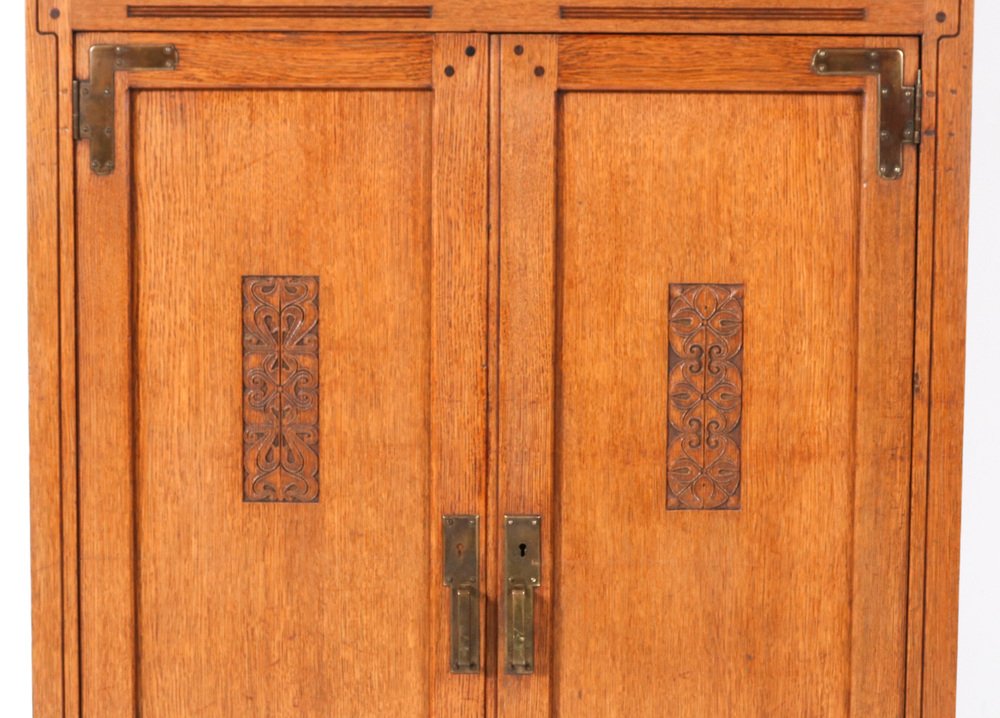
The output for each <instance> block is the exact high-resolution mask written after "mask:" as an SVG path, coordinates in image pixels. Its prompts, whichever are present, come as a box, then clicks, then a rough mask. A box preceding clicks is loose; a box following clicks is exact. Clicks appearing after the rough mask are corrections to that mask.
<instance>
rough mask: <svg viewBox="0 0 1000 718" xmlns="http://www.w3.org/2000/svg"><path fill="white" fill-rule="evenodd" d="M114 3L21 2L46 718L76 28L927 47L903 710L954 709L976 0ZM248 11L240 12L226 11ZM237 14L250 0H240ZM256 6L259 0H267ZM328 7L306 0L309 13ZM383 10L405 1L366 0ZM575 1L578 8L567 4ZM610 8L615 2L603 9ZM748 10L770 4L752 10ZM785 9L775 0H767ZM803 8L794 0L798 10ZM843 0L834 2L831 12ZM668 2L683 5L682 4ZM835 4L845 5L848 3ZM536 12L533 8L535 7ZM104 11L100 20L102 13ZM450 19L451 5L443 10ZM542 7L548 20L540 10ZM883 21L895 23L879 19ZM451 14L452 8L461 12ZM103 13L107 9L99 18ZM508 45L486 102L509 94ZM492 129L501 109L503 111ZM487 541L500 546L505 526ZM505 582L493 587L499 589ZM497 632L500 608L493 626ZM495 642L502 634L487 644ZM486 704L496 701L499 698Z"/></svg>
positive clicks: (72, 540)
mask: <svg viewBox="0 0 1000 718" xmlns="http://www.w3.org/2000/svg"><path fill="white" fill-rule="evenodd" d="M123 4H124V2H119V0H106V1H104V2H101V1H100V0H97V1H96V2H95V1H92V0H63V1H62V2H60V1H59V0H27V2H26V30H27V61H28V75H29V82H28V211H29V237H28V261H29V327H30V335H29V356H30V378H29V382H30V390H31V406H30V415H29V420H30V428H31V438H30V448H31V551H32V624H33V654H32V655H33V691H34V715H35V716H39V717H46V718H48V717H49V716H78V715H80V705H79V689H80V684H79V663H78V648H79V636H78V630H77V621H78V605H77V599H78V586H77V569H76V567H77V548H76V536H77V516H76V512H75V511H74V510H73V507H75V506H76V502H77V494H76V484H75V481H74V480H73V477H74V476H76V372H75V367H76V351H75V296H76V287H75V245H74V241H75V221H74V217H75V201H74V181H75V168H74V164H75V153H76V148H75V142H74V141H73V138H72V132H71V129H70V128H71V117H72V103H71V93H70V88H71V84H72V80H73V77H74V62H73V59H74V52H75V47H74V32H76V31H78V30H82V29H91V30H98V29H100V30H116V29H129V30H133V31H134V30H138V29H171V30H180V29H185V28H186V29H190V28H192V27H194V26H197V27H199V28H202V29H220V30H221V29H232V30H236V29H287V30H295V29H304V28H306V27H308V28H309V29H312V30H317V29H323V30H335V29H339V30H380V29H381V30H386V29H391V30H394V31H413V30H418V31H426V30H437V31H448V30H454V31H469V30H470V29H475V30H480V31H493V32H498V31H509V30H518V31H524V30H546V31H559V32H568V31H576V32H601V31H607V30H609V29H610V30H613V31H616V32H693V33H708V32H711V33H727V32H742V33H748V34H752V33H774V32H780V33H786V32H797V33H822V34H830V33H838V32H839V33H845V34H847V33H853V34H864V35H876V34H894V33H906V34H913V35H918V36H919V37H920V40H921V67H922V69H923V76H924V87H925V96H924V137H923V145H922V147H921V150H920V154H919V166H920V177H921V180H920V190H919V195H918V207H919V214H918V232H917V259H916V261H917V277H916V307H915V309H916V319H915V321H916V331H915V355H914V364H915V366H914V379H915V381H914V410H913V457H912V462H913V463H912V466H913V481H912V490H911V491H912V494H911V532H910V533H911V538H910V557H911V559H910V575H909V582H910V591H909V593H910V599H909V625H910V630H909V632H908V636H909V638H908V640H909V647H908V655H909V659H908V666H909V670H908V672H907V686H906V693H907V701H906V706H907V709H906V715H907V716H908V718H917V717H919V716H925V717H926V718H948V717H950V716H954V714H955V669H956V651H957V631H958V621H957V618H958V557H959V533H960V508H961V456H962V454H961V446H962V423H963V392H964V356H965V287H966V270H967V228H968V198H969V192H968V181H969V140H970V107H971V62H972V17H973V0H942V2H930V1H929V0H928V1H927V2H921V1H920V0H909V1H906V2H904V1H902V0H899V1H896V2H891V3H882V4H881V5H880V7H881V8H882V9H880V10H878V11H877V12H872V13H870V14H869V15H868V17H867V19H866V20H865V21H863V22H856V21H855V22H844V21H815V22H814V21H808V22H806V21H801V20H781V21H775V22H767V21H762V20H745V19H735V20H734V19H726V18H722V19H720V18H714V19H712V18H696V19H679V20H670V19H653V20H650V19H644V20H639V19H613V18H612V19H607V20H556V19H553V18H554V16H553V13H552V10H553V7H554V6H555V5H556V4H558V3H553V2H546V3H539V4H531V3H527V2H521V1H514V0H510V1H508V2H495V3H483V4H466V5H467V6H468V7H469V8H471V9H470V10H469V11H468V13H466V14H461V13H458V12H457V10H455V8H457V7H458V6H459V4H460V3H458V2H456V0H449V2H442V3H439V12H437V13H435V16H434V18H433V19H431V20H419V19H402V20H396V19H386V18H381V19H379V18H374V19H371V18H367V19H366V18H325V19H319V20H317V19H315V18H313V19H308V18H304V17H301V16H299V17H296V16H294V14H289V15H288V16H287V17H278V18H264V19H262V18H259V17H246V18H236V19H207V18H203V19H190V18H188V19H173V20H171V19H162V18H161V19H148V20H137V19H135V18H132V19H129V18H127V17H122V15H121V13H119V14H117V15H116V14H114V13H109V12H108V11H107V8H109V7H111V8H115V7H117V8H120V7H121V6H122V5H123ZM232 4H237V3H232ZM239 4H242V5H250V4H251V3H247V2H243V3H239ZM258 4H259V3H258ZM318 4H321V3H319V2H318V0H302V2H300V3H299V5H300V6H310V5H313V6H315V5H318ZM370 4H372V5H393V4H398V3H392V2H386V1H385V0H372V1H371V3H370ZM566 4H569V3H566ZM608 4H610V3H608ZM745 4H746V5H748V6H752V5H754V4H756V5H757V6H758V7H761V6H762V4H761V3H760V2H755V0H754V1H751V0H748V2H747V3H745ZM771 4H772V5H773V3H771ZM804 4H805V3H800V5H804ZM830 4H833V3H830ZM660 5H671V6H683V5H684V3H680V2H676V1H675V2H662V3H660ZM838 5H842V4H839V3H838ZM533 6H534V7H535V8H536V9H532V7H533ZM102 8H104V10H102ZM447 8H451V10H450V11H446V9H447ZM537 8H540V9H537ZM883 10H884V11H883ZM449 12H450V14H449ZM102 13H103V14H102ZM498 46H499V42H498V40H497V39H496V38H494V39H493V40H491V52H490V56H491V58H492V59H493V60H494V71H493V74H492V78H493V81H492V85H493V86H492V88H491V92H490V96H491V98H494V99H495V98H496V97H497V92H498V87H497V80H498V75H497V73H496V70H495V67H496V60H497V59H498V57H497V53H498ZM491 112H492V113H493V115H492V122H491V126H492V127H493V128H495V127H496V124H497V123H496V120H497V114H496V113H497V112H498V109H497V107H496V104H495V103H494V105H493V109H492V110H491ZM490 146H491V169H490V177H491V180H494V181H495V180H496V178H497V177H498V159H499V149H498V145H497V135H496V132H495V131H494V132H493V133H492V134H491V140H490ZM490 216H491V221H492V225H493V230H492V231H491V240H490V246H491V250H490V257H491V259H490V286H491V306H490V309H489V316H490V325H491V327H495V326H496V324H497V319H498V311H499V309H498V302H497V294H496V288H497V278H498V276H499V255H498V252H497V240H496V237H497V219H498V217H499V209H498V204H497V202H496V199H495V197H491V200H490ZM496 340H497V339H496V334H495V332H494V333H493V334H492V335H491V339H490V343H489V354H490V359H491V361H490V362H489V365H490V368H489V386H490V395H494V394H495V389H496V386H497V376H496V369H495V365H494V362H493V361H492V359H493V357H495V356H496V351H497V344H496ZM496 423H497V416H496V408H495V407H494V406H492V404H491V406H490V409H489V427H490V436H491V455H490V469H489V477H490V478H489V482H488V487H489V489H488V490H489V493H490V496H491V504H494V505H495V503H496V500H495V497H496V484H497V481H496V477H497V471H498V468H497V451H496V441H495V438H496ZM487 536H488V539H489V541H488V545H487V547H486V550H487V551H488V552H490V553H492V554H495V553H496V551H497V535H496V531H495V528H494V527H492V526H488V528H487ZM492 582H493V581H492V580H491V583H492ZM486 622H487V626H488V627H492V626H495V625H496V617H495V610H493V607H492V606H491V611H490V612H488V615H487V617H486ZM487 635H490V631H488V632H487ZM486 645H487V666H488V674H487V675H488V686H489V685H491V684H492V683H493V682H495V673H496V671H495V656H494V654H495V648H496V646H495V642H494V641H492V640H490V641H488V642H487V644H486ZM487 696H488V697H487V710H488V714H490V715H492V714H493V712H494V711H495V708H496V705H495V697H494V696H492V691H491V690H488V691H487Z"/></svg>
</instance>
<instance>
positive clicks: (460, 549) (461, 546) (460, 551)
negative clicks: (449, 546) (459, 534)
mask: <svg viewBox="0 0 1000 718" xmlns="http://www.w3.org/2000/svg"><path fill="white" fill-rule="evenodd" d="M455 553H457V554H458V555H459V556H460V557H461V555H462V554H463V553H465V545H464V544H460V543H458V544H455Z"/></svg>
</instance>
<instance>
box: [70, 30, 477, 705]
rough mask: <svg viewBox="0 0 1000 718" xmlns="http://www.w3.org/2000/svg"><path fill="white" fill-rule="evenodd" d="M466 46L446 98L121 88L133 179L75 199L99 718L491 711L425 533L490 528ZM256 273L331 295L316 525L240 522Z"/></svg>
mask: <svg viewBox="0 0 1000 718" xmlns="http://www.w3.org/2000/svg"><path fill="white" fill-rule="evenodd" d="M127 40H128V38H115V39H112V41H117V42H119V43H121V42H125V41H127ZM215 41H217V42H219V43H225V42H226V41H227V39H226V38H225V37H219V36H216V38H215ZM317 41H318V40H317V39H316V38H313V39H311V40H309V41H307V44H306V45H305V47H304V48H301V49H303V50H306V51H307V50H308V49H309V48H310V47H314V46H315V45H316V44H317ZM331 42H332V44H333V45H334V48H338V47H344V46H345V45H344V43H343V41H342V40H340V39H338V38H331ZM476 42H480V43H481V40H479V39H477V38H476V37H474V36H459V37H453V38H447V39H445V42H443V43H440V44H437V45H436V46H435V49H434V56H433V58H432V57H431V56H430V55H427V56H425V57H426V61H427V63H428V68H427V69H426V70H425V72H426V76H427V78H428V80H429V79H430V76H431V73H432V72H433V73H434V76H435V82H436V83H441V84H443V85H444V86H445V87H444V89H442V91H441V92H440V93H438V92H436V91H435V90H433V89H425V88H424V82H423V81H421V82H420V83H414V84H415V86H414V87H413V88H412V89H402V90H397V91H385V90H383V89H380V88H379V87H378V83H375V85H376V90H377V91H371V90H366V89H364V88H358V89H353V90H350V91H343V90H339V89H338V83H339V82H341V81H342V80H341V79H340V78H338V77H336V75H335V74H331V75H329V76H327V77H328V82H329V85H331V90H330V91H315V90H310V91H290V90H287V89H280V88H279V89H275V90H261V89H259V88H258V87H256V86H255V85H254V89H253V90H244V89H239V88H234V87H232V86H231V85H230V84H229V82H228V81H227V82H224V83H223V87H222V89H218V90H211V89H207V87H206V86H204V85H203V86H201V87H200V89H197V90H191V89H181V90H170V89H164V88H163V87H158V88H157V90H156V91H143V90H141V89H139V87H138V86H136V87H135V88H133V89H132V92H131V93H129V92H124V91H123V92H121V93H119V98H120V100H119V108H118V109H119V117H122V118H126V120H128V119H129V118H130V125H129V128H130V131H129V132H122V133H121V135H122V139H121V140H120V144H121V146H120V147H119V148H118V149H119V154H120V156H122V157H129V158H130V162H129V163H128V164H127V165H126V166H122V167H119V168H118V169H119V170H120V171H117V172H116V173H115V174H113V175H112V176H110V177H108V178H98V177H97V176H95V175H92V174H89V173H88V174H87V176H85V177H83V176H81V177H80V179H79V186H78V193H79V195H78V196H79V197H80V198H81V199H80V203H81V211H80V214H79V224H78V228H79V233H80V237H81V249H80V252H79V255H80V257H79V262H80V287H79V292H78V296H79V300H78V301H79V306H80V309H79V311H80V316H81V317H94V321H90V320H89V319H81V321H80V332H81V334H80V340H79V345H80V351H81V370H80V379H81V391H80V412H81V422H82V427H81V452H80V455H81V489H82V496H81V505H80V515H81V521H82V526H81V551H82V557H81V582H82V583H81V586H82V589H81V602H82V612H83V621H82V625H83V628H84V635H83V643H82V645H83V668H82V672H83V678H84V680H83V710H84V711H85V712H86V711H97V712H98V713H99V714H101V715H107V716H115V715H132V714H133V712H134V711H136V712H141V713H142V714H143V715H165V716H166V715H170V716H173V715H192V716H193V715H233V716H245V715H248V714H253V715H292V714H295V715H317V716H319V715H324V716H325V715H330V714H331V713H332V714H334V715H424V714H449V715H453V714H459V715H476V714H479V713H481V710H482V703H483V678H482V676H469V677H462V678H458V677H452V676H450V675H448V674H447V660H446V656H447V653H446V652H444V653H440V654H439V653H438V651H439V650H440V649H441V648H442V647H443V645H445V643H446V636H447V621H446V618H445V616H446V614H441V615H437V611H438V609H439V603H440V604H442V605H443V604H444V596H445V594H446V592H445V591H444V589H443V588H441V586H440V584H441V579H440V575H441V574H440V571H436V572H435V570H434V569H433V568H432V567H435V568H439V567H436V566H435V564H436V562H435V561H434V560H433V559H432V558H431V556H432V555H434V554H435V551H434V544H435V541H436V538H434V537H435V535H436V531H432V529H431V527H432V526H433V527H434V528H435V529H436V528H437V526H438V522H437V521H431V520H430V517H432V516H435V515H439V514H440V513H442V512H445V511H449V512H461V513H484V512H485V505H483V504H482V498H483V494H482V492H483V482H484V475H483V474H484V472H485V424H484V422H485V411H484V409H483V407H484V406H485V396H484V383H485V371H484V369H483V367H484V364H485V345H486V342H485V316H486V309H485V306H486V295H485V281H486V276H485V272H486V243H485V230H486V227H485V196H486V192H485V180H486V172H485V166H486V144H485V129H486V114H485V101H486V62H485V61H480V62H478V63H476V62H473V58H472V56H470V55H468V54H467V48H469V47H472V46H474V45H473V43H476ZM338 43H339V44H338ZM377 45H378V42H377V41H376V42H375V43H374V46H375V47H377ZM346 46H348V47H349V46H351V43H349V42H348V43H347V44H346ZM425 46H426V45H420V48H423V47H425ZM403 47H405V45H403ZM483 47H484V48H485V45H483ZM273 51H274V52H276V53H277V52H278V48H277V47H275V48H274V50H273ZM284 51H285V52H287V50H284ZM420 51H422V50H420ZM180 52H183V49H180ZM328 52H330V53H335V52H336V49H334V50H329V49H328ZM345 52H346V50H345ZM363 59H364V54H363V53H362V55H361V57H360V58H355V59H354V60H350V59H346V58H341V60H340V62H341V63H351V62H358V61H359V60H363ZM184 62H186V63H187V69H188V71H189V72H191V73H192V74H193V75H195V76H200V77H205V76H206V75H207V73H208V70H209V68H208V67H205V66H202V65H200V64H199V63H198V59H197V57H195V58H194V59H192V58H191V57H185V60H184ZM401 62H404V63H405V62H406V60H405V59H404V60H401ZM336 65H337V63H334V67H333V69H332V70H327V71H328V72H335V71H336ZM445 67H452V68H454V67H458V68H459V71H458V72H455V71H453V72H449V73H446V72H445ZM366 71H367V72H369V73H370V74H375V73H377V72H378V69H377V67H376V68H369V69H367V70H366ZM396 71H397V69H396V68H394V67H393V66H392V65H389V66H386V67H385V69H384V74H386V75H392V73H393V72H396ZM222 74H223V75H224V74H225V73H222ZM131 77H138V73H135V74H134V75H132V76H131ZM121 79H122V80H123V81H127V80H128V79H130V78H128V77H124V76H123V77H122V78H121ZM321 80H322V78H319V79H318V80H317V82H318V83H319V82H320V81H321ZM180 82H181V84H182V87H183V84H184V80H183V79H181V80H180ZM256 82H260V78H258V79H257V80H256ZM476 107H478V111H477V112H473V113H468V112H467V110H468V109H469V108H476ZM460 108H461V109H460ZM81 151H85V148H83V149H82V150H81ZM84 203H86V204H87V209H82V204H84ZM248 275H310V276H317V277H319V282H320V294H321V296H323V297H324V301H323V322H322V326H323V330H322V331H323V340H322V341H321V342H320V349H319V351H320V355H319V364H320V366H321V367H322V370H321V371H320V373H319V379H320V392H321V393H322V396H323V400H322V401H321V402H320V410H319V426H320V433H321V435H322V436H321V440H320V445H321V446H322V447H323V448H322V451H321V453H320V475H321V476H323V477H324V483H323V487H324V488H323V493H322V500H321V501H320V502H319V503H317V504H299V505H296V506H292V507H288V506H284V507H282V506H277V505H273V504H248V503H244V502H243V501H242V488H241V483H242V482H241V481H240V479H239V477H240V476H241V474H242V453H243V452H242V438H241V437H242V417H241V409H240V407H241V402H240V401H236V403H234V399H237V398H239V397H240V395H241V393H242V375H243V372H242V368H241V367H242V355H243V349H242V340H241V334H242V331H241V330H242V316H241V314H242V313H241V311H240V286H241V278H242V277H243V276H248ZM102 416H103V417H105V420H101V418H100V417H102ZM108 417H113V418H111V419H109V418H108ZM477 423H478V424H479V426H480V427H481V428H480V429H479V430H476V429H475V425H476V424H477ZM234 480H235V481H236V483H233V481H234ZM442 637H444V638H442ZM435 673H440V674H441V675H440V676H439V677H435V676H434V675H432V674H435ZM179 685H183V686H184V689H183V690H177V686H179Z"/></svg>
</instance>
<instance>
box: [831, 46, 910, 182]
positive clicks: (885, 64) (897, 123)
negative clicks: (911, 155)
mask: <svg viewBox="0 0 1000 718" xmlns="http://www.w3.org/2000/svg"><path fill="white" fill-rule="evenodd" d="M903 61H904V58H903V51H902V50H900V49H898V48H893V49H880V48H830V49H820V50H817V51H816V53H815V54H814V55H813V61H812V69H813V72H815V73H816V74H818V75H874V76H876V77H877V78H878V95H879V120H878V122H879V157H878V171H879V175H881V176H882V177H884V178H885V179H891V180H894V179H899V178H900V177H902V176H903V145H904V144H912V145H917V144H920V133H921V131H922V128H921V120H920V114H921V107H922V103H923V97H922V94H923V87H922V82H921V79H920V73H917V84H916V86H912V87H911V86H907V85H904V84H903Z"/></svg>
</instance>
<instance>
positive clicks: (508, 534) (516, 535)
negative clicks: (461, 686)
mask: <svg viewBox="0 0 1000 718" xmlns="http://www.w3.org/2000/svg"><path fill="white" fill-rule="evenodd" d="M541 529H542V517H541V516H537V515H530V516H504V551H505V553H504V588H505V590H506V597H505V604H506V606H505V614H506V625H505V629H506V630H505V634H506V639H507V658H506V661H505V663H506V672H507V673H508V674H511V675H526V674H530V673H534V672H535V589H536V588H538V587H539V586H540V585H541V583H542V560H541V538H542V531H541Z"/></svg>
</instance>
